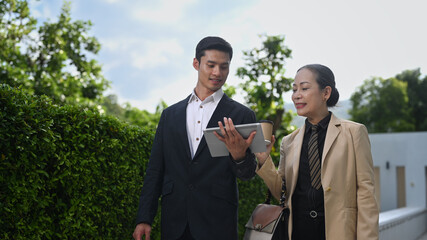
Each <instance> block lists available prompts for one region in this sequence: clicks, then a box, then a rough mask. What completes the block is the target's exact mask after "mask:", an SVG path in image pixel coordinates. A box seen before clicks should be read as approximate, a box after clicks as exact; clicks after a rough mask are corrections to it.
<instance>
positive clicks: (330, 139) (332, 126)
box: [322, 114, 341, 166]
mask: <svg viewBox="0 0 427 240" xmlns="http://www.w3.org/2000/svg"><path fill="white" fill-rule="evenodd" d="M340 125H341V121H340V120H339V119H338V118H336V117H335V115H334V114H332V115H331V120H330V121H329V126H328V130H327V132H326V138H325V145H324V146H323V154H322V166H323V165H324V162H325V159H326V156H327V155H328V152H329V150H330V149H331V147H332V144H333V143H334V141H335V139H336V138H337V137H338V135H339V134H340V129H339V128H338V126H340Z"/></svg>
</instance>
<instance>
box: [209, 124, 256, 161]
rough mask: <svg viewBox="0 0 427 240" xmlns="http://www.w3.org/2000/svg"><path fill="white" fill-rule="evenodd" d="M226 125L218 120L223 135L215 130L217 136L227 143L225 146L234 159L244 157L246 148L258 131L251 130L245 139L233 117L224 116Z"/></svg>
mask: <svg viewBox="0 0 427 240" xmlns="http://www.w3.org/2000/svg"><path fill="white" fill-rule="evenodd" d="M224 125H225V129H224ZM224 125H223V124H222V122H220V121H219V122H218V126H219V128H220V129H221V134H222V136H220V135H219V134H218V133H216V132H214V134H215V136H216V137H217V138H218V139H219V140H220V141H222V142H224V143H225V146H226V147H227V149H228V151H229V152H230V154H231V156H232V157H233V159H234V160H241V159H243V158H244V157H245V156H246V150H247V149H248V147H249V146H250V145H251V143H252V141H253V140H254V137H255V134H256V131H253V132H251V134H250V135H249V137H248V139H244V138H243V137H242V135H240V133H239V132H238V131H237V130H236V128H235V127H234V124H233V120H231V118H226V117H224Z"/></svg>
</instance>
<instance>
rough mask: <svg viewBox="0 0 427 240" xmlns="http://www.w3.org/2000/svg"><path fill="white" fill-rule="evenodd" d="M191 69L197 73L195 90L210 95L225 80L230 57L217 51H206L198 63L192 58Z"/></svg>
mask: <svg viewBox="0 0 427 240" xmlns="http://www.w3.org/2000/svg"><path fill="white" fill-rule="evenodd" d="M193 67H194V68H195V69H196V70H197V71H198V72H199V73H198V81H197V86H196V89H197V90H198V91H201V92H203V93H205V94H212V93H214V92H216V91H217V90H219V89H220V88H221V87H222V85H224V83H225V81H226V80H227V76H228V73H229V71H230V56H229V54H228V53H226V52H222V51H219V50H213V49H212V50H206V51H205V55H204V56H202V57H201V58H200V62H199V61H198V60H197V59H196V58H194V60H193Z"/></svg>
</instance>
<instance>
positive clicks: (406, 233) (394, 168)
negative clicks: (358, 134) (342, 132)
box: [369, 132, 427, 240]
mask: <svg viewBox="0 0 427 240" xmlns="http://www.w3.org/2000/svg"><path fill="white" fill-rule="evenodd" d="M369 138H370V141H371V148H372V157H373V160H374V166H375V185H376V186H375V187H376V191H377V192H376V194H377V198H378V199H379V202H380V209H381V214H380V239H384V240H393V239H408V240H412V239H417V238H418V237H420V236H421V235H422V234H423V233H425V232H427V132H411V133H382V134H370V135H369Z"/></svg>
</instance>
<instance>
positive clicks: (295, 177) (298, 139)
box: [291, 124, 305, 192]
mask: <svg viewBox="0 0 427 240" xmlns="http://www.w3.org/2000/svg"><path fill="white" fill-rule="evenodd" d="M304 132H305V124H304V125H303V126H302V128H301V129H300V131H299V132H298V134H297V135H296V136H295V139H294V142H295V143H297V145H296V146H297V148H296V149H295V152H294V156H293V161H294V162H293V163H292V170H293V175H292V182H293V183H295V184H293V185H292V188H293V189H291V192H293V190H294V189H295V186H296V182H297V180H298V170H299V163H300V158H301V149H302V142H303V140H304Z"/></svg>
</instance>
